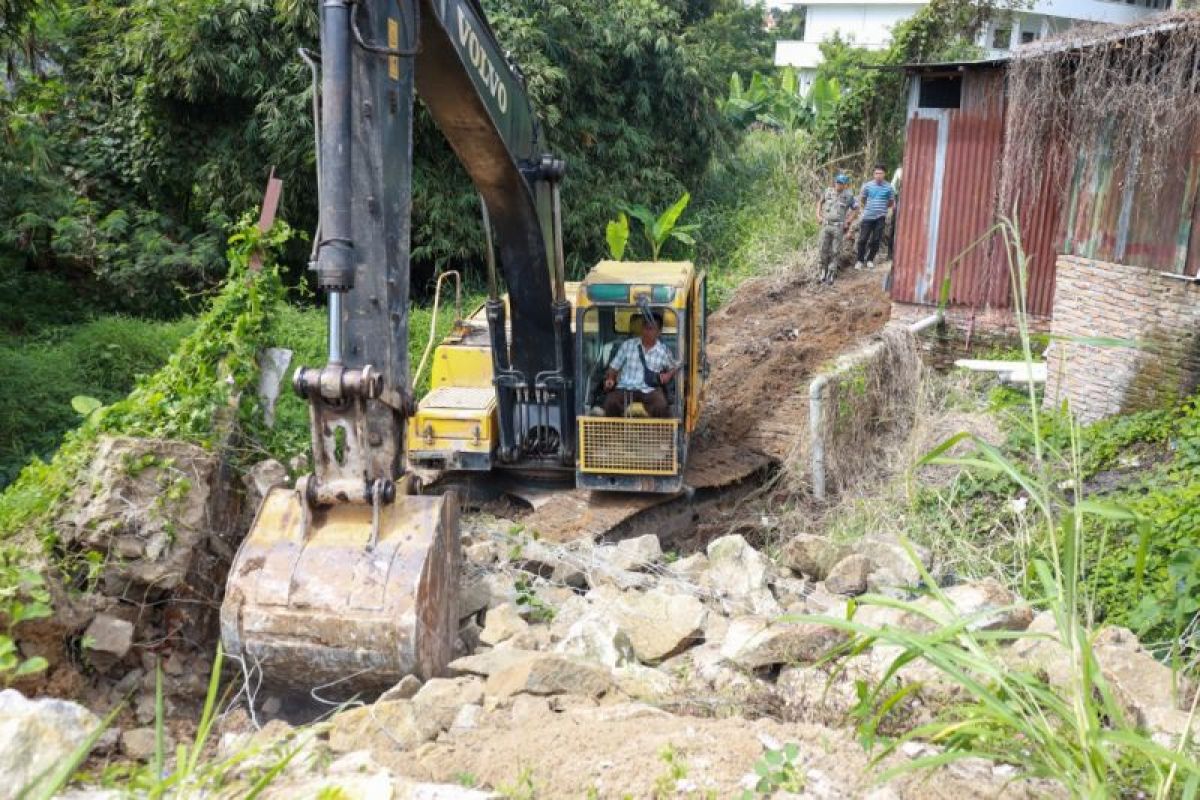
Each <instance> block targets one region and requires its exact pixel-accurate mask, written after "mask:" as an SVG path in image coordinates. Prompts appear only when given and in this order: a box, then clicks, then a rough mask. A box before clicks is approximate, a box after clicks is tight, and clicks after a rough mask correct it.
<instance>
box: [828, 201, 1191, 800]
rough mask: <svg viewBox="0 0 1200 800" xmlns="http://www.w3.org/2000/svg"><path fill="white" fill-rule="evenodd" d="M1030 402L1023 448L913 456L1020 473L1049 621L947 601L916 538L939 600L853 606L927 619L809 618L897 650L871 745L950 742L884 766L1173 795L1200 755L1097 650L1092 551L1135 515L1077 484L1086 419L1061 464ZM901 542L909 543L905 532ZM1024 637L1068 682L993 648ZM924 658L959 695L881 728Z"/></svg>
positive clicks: (981, 445) (1088, 793)
mask: <svg viewBox="0 0 1200 800" xmlns="http://www.w3.org/2000/svg"><path fill="white" fill-rule="evenodd" d="M1001 233H1002V235H1003V236H1004V237H1005V238H1006V240H1007V242H1008V243H1009V245H1010V254H1011V266H1012V269H1011V277H1012V282H1013V286H1012V296H1013V297H1014V298H1016V299H1017V309H1016V312H1017V313H1016V315H1017V320H1018V327H1019V328H1020V330H1021V342H1022V351H1023V356H1024V359H1025V361H1026V363H1030V362H1032V352H1031V340H1030V336H1029V332H1028V328H1027V317H1026V315H1025V309H1024V298H1025V296H1026V293H1025V289H1026V280H1027V275H1028V272H1027V262H1026V257H1025V254H1024V252H1023V251H1022V250H1021V248H1020V236H1019V231H1018V230H1017V227H1016V225H1015V224H1014V223H1012V222H1009V221H1005V222H1004V223H1003V225H1002V227H1001ZM1028 412H1029V419H1028V421H1027V430H1028V432H1029V451H1028V454H1027V457H1026V458H1023V459H1021V458H1014V457H1013V456H1012V454H1011V453H1005V452H1004V451H1003V450H1002V449H1001V448H999V447H997V446H995V445H993V444H990V443H988V442H987V441H985V440H983V439H982V438H980V437H977V436H973V435H970V434H965V433H963V434H958V435H956V436H953V437H951V438H950V439H948V440H946V441H945V442H943V443H942V444H941V445H939V446H938V447H936V448H934V449H933V450H932V451H930V452H929V453H928V454H926V456H924V457H923V458H922V459H921V461H920V462H919V464H930V463H933V464H946V465H953V466H957V467H960V468H963V469H965V470H967V471H968V472H970V473H972V474H975V475H983V476H989V477H990V478H993V479H996V480H998V481H1001V482H1004V483H1006V484H1010V485H1011V486H1013V487H1016V488H1017V489H1018V490H1019V491H1020V493H1021V496H1023V497H1024V498H1026V499H1027V504H1028V509H1029V510H1028V512H1027V516H1028V520H1027V522H1026V526H1027V528H1026V530H1027V532H1028V534H1029V536H1028V537H1027V538H1026V539H1024V540H1023V541H1021V542H1019V543H1018V548H1019V549H1020V551H1021V553H1020V555H1019V558H1020V559H1021V560H1022V562H1023V563H1026V564H1028V570H1029V574H1030V575H1031V576H1032V577H1031V579H1030V580H1029V583H1028V590H1029V591H1028V592H1027V594H1032V593H1034V592H1036V594H1037V595H1038V599H1037V601H1036V604H1037V605H1038V606H1040V607H1042V608H1045V609H1046V610H1047V611H1048V612H1049V613H1050V614H1052V615H1053V617H1054V620H1055V623H1056V625H1055V631H1056V632H1055V633H1054V634H1053V635H1050V636H1048V637H1047V635H1044V634H1043V635H1038V634H1033V633H1029V632H1012V631H976V630H973V628H974V627H975V623H976V620H977V619H978V617H979V616H980V615H975V616H972V617H966V618H956V615H957V612H956V610H955V608H954V605H953V604H952V603H951V602H950V600H949V599H948V598H947V597H946V595H945V593H944V592H943V591H942V590H941V588H940V587H939V586H938V584H937V582H936V581H935V580H934V579H933V578H932V576H931V575H930V574H929V573H928V571H926V570H925V568H924V567H923V566H922V565H921V562H920V560H919V559H918V558H917V557H916V556H915V554H914V553H913V551H912V550H911V548H910V549H909V556H910V559H911V560H912V562H913V564H914V565H915V566H916V567H917V569H919V570H920V571H921V573H922V577H923V579H924V582H925V584H926V588H927V590H928V592H929V594H930V596H931V597H932V598H933V600H934V602H935V604H936V607H935V608H931V607H930V606H929V605H928V604H921V603H910V602H905V601H898V600H893V599H889V598H886V597H879V596H864V597H862V598H860V599H859V600H858V606H862V605H874V606H882V607H886V608H892V609H897V610H899V611H902V612H904V613H905V614H910V615H915V616H916V617H919V618H923V619H925V620H928V621H929V622H930V623H932V627H933V628H934V630H933V631H932V632H929V633H915V632H913V631H910V630H906V629H905V628H902V627H898V626H896V627H888V626H883V627H875V626H871V625H866V624H863V623H861V622H858V621H856V620H855V619H854V614H853V613H851V614H850V617H849V618H848V619H835V618H816V619H817V620H819V621H820V622H823V623H825V624H829V625H832V626H835V627H839V628H841V629H843V630H845V631H847V632H849V633H851V634H852V635H853V636H855V637H857V639H856V642H855V645H854V647H853V648H852V651H853V652H861V651H862V649H864V648H865V647H867V646H871V645H873V644H874V643H876V642H880V643H884V644H887V645H891V646H893V647H895V648H897V650H898V652H899V655H897V656H896V657H895V658H894V659H893V660H892V661H891V662H890V664H889V666H888V668H887V669H886V670H885V672H884V674H883V675H882V676H881V678H880V679H879V680H878V682H877V683H876V684H875V685H874V686H873V687H871V688H870V690H869V692H868V693H867V694H866V696H865V698H864V703H863V705H864V706H868V707H870V708H871V709H873V712H874V713H871V714H867V715H864V719H863V721H862V722H861V723H860V735H861V736H862V737H863V739H864V741H865V742H866V744H867V745H868V746H875V745H881V747H880V754H879V755H878V758H882V757H883V756H885V755H887V754H888V753H891V752H893V751H894V750H895V749H896V748H897V747H898V746H900V745H901V744H903V743H904V742H907V741H910V740H913V739H928V740H930V741H932V742H935V743H937V744H939V745H941V746H942V747H943V748H944V750H943V752H941V753H939V754H937V755H934V756H929V757H926V758H919V759H915V760H913V761H909V762H906V763H904V764H902V765H901V766H899V767H896V768H894V769H892V770H890V771H889V772H887V773H885V774H884V776H882V777H883V779H886V778H887V777H889V776H890V775H892V774H895V773H897V772H903V771H911V770H916V769H922V768H926V767H933V766H937V765H941V764H945V763H948V762H951V761H954V760H957V759H962V758H968V757H982V758H986V759H989V760H994V761H1002V762H1005V763H1013V764H1022V765H1024V766H1025V769H1026V770H1027V772H1028V773H1029V774H1031V775H1033V776H1036V777H1044V778H1050V779H1053V780H1055V781H1057V782H1058V783H1059V784H1061V785H1062V786H1063V787H1064V788H1065V790H1066V791H1067V792H1068V794H1070V795H1071V796H1073V797H1085V798H1099V797H1108V796H1111V795H1113V794H1122V793H1124V792H1131V793H1132V792H1136V791H1139V790H1144V791H1149V792H1150V793H1151V794H1152V795H1153V796H1155V797H1161V798H1167V797H1172V796H1174V795H1173V793H1174V792H1176V791H1177V790H1178V788H1179V787H1183V791H1184V793H1185V794H1194V793H1195V789H1196V786H1197V785H1200V764H1198V763H1197V761H1196V760H1195V759H1194V758H1193V757H1192V755H1191V754H1190V752H1189V751H1188V750H1187V747H1188V744H1187V737H1184V738H1183V740H1182V741H1180V743H1179V745H1178V747H1176V748H1174V749H1171V748H1167V747H1164V746H1162V745H1160V744H1158V743H1156V742H1155V741H1153V740H1152V739H1151V738H1150V737H1149V735H1147V734H1146V733H1145V732H1144V731H1141V730H1139V729H1138V727H1137V725H1136V722H1135V721H1134V720H1131V719H1129V717H1128V716H1127V715H1126V714H1125V712H1124V710H1123V708H1122V706H1121V704H1120V703H1119V702H1117V700H1116V698H1115V696H1114V692H1113V690H1112V688H1111V687H1110V686H1109V684H1108V682H1107V680H1106V679H1105V678H1104V675H1103V673H1102V671H1101V665H1100V664H1099V662H1098V661H1097V659H1096V656H1095V654H1094V652H1093V642H1094V638H1095V631H1094V629H1093V628H1092V624H1093V621H1094V614H1093V611H1092V609H1093V607H1094V606H1093V598H1094V594H1095V582H1094V580H1093V577H1092V574H1091V572H1090V569H1089V567H1090V564H1089V560H1088V557H1087V554H1088V553H1089V552H1093V553H1094V552H1096V551H1097V550H1103V549H1104V531H1105V526H1106V525H1109V524H1114V523H1116V524H1131V523H1132V524H1136V523H1137V522H1138V516H1137V515H1136V514H1135V513H1133V512H1131V511H1130V510H1129V509H1128V508H1125V507H1123V506H1120V505H1118V504H1114V503H1104V502H1099V501H1096V500H1092V499H1087V498H1085V496H1084V491H1083V487H1084V486H1085V482H1084V480H1083V459H1082V457H1081V441H1082V435H1081V429H1080V427H1079V425H1078V424H1077V423H1076V422H1075V421H1074V420H1072V419H1071V418H1070V416H1069V414H1068V415H1066V417H1065V419H1064V420H1063V424H1065V426H1066V427H1065V434H1066V438H1065V440H1064V442H1063V452H1062V454H1061V455H1062V457H1063V459H1064V460H1063V466H1064V467H1065V469H1066V472H1065V475H1064V474H1063V473H1060V472H1056V470H1055V469H1054V468H1053V466H1054V465H1053V462H1054V460H1055V459H1054V458H1053V455H1054V447H1053V444H1052V443H1051V442H1050V441H1049V440H1048V438H1047V436H1046V433H1047V427H1046V420H1045V419H1044V418H1043V415H1042V414H1041V412H1040V408H1039V405H1038V402H1037V398H1036V395H1035V394H1034V390H1033V389H1032V387H1030V389H1029V394H1028ZM960 443H969V444H970V445H971V446H972V447H973V448H974V452H973V453H971V454H970V455H968V456H963V457H952V456H950V455H949V452H950V451H951V450H953V449H954V448H955V447H956V446H957V445H958V444H960ZM1064 478H1065V480H1064ZM1060 487H1066V488H1065V489H1064V488H1060ZM1097 535H1098V536H1097ZM1097 538H1098V539H1099V541H1097ZM905 546H906V547H909V545H908V544H907V540H905ZM985 613H992V612H991V611H989V612H985ZM947 618H949V619H951V620H953V621H951V622H949V623H947V622H946V619H947ZM1031 637H1037V638H1039V639H1046V638H1049V639H1051V640H1052V641H1054V642H1055V643H1056V644H1057V646H1058V647H1059V648H1060V649H1061V652H1062V653H1063V654H1064V658H1065V659H1067V662H1068V663H1067V664H1066V668H1065V674H1067V675H1069V676H1070V679H1069V680H1068V681H1067V682H1066V685H1063V686H1052V685H1049V684H1047V683H1046V681H1045V680H1044V679H1043V677H1042V676H1040V675H1038V674H1035V673H1034V672H1032V671H1029V670H1026V669H1021V668H1013V667H1012V666H1011V665H1010V664H1008V663H1006V661H1005V660H1004V659H1002V658H1001V657H1000V655H999V654H998V652H997V646H998V645H1001V644H1004V643H1011V642H1013V641H1014V640H1017V639H1025V638H1031ZM918 659H919V660H923V661H925V662H926V663H927V664H928V665H930V666H931V667H932V668H934V669H936V670H938V671H939V672H940V673H942V675H943V676H944V677H945V678H946V679H947V680H948V681H950V682H951V683H953V684H954V685H956V686H957V687H958V688H959V689H960V690H961V692H962V694H963V697H965V698H966V699H965V701H964V702H962V703H960V704H958V705H955V706H952V707H950V708H948V709H947V710H946V711H945V712H944V713H943V714H942V715H941V716H939V718H937V719H935V720H934V721H933V722H931V723H928V724H926V725H921V726H919V727H917V728H915V729H912V730H910V731H908V732H906V733H905V734H903V735H902V736H900V737H898V738H895V739H883V738H881V737H879V736H878V730H879V726H880V723H881V722H882V721H883V720H884V719H885V718H886V717H887V715H888V714H889V713H890V712H891V710H892V709H894V708H895V707H897V706H898V704H900V703H901V702H903V701H904V700H905V698H906V696H907V695H908V694H909V693H911V692H912V691H913V690H914V688H915V685H913V684H909V685H907V686H902V687H901V688H899V689H897V688H895V684H894V683H893V682H892V679H893V678H894V677H895V676H896V675H897V674H898V673H899V671H900V670H901V669H902V668H903V667H904V666H906V665H907V664H909V663H911V662H912V661H914V660H918ZM1193 714H1194V709H1193Z"/></svg>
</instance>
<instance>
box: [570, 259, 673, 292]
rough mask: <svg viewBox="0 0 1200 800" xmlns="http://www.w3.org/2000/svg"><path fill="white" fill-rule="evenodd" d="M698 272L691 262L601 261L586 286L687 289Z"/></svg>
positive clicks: (589, 273) (585, 281)
mask: <svg viewBox="0 0 1200 800" xmlns="http://www.w3.org/2000/svg"><path fill="white" fill-rule="evenodd" d="M695 271H696V268H695V266H693V265H692V262H690V261H601V262H600V263H599V264H597V265H596V266H594V267H592V269H591V271H590V272H588V274H587V277H586V278H584V280H583V283H584V285H585V286H595V285H596V284H600V283H622V284H627V285H629V286H645V285H647V284H652V285H658V286H674V287H676V288H679V289H683V288H686V287H687V286H688V285H689V284H690V283H691V280H692V275H693V273H694V272H695Z"/></svg>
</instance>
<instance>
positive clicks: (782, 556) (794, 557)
mask: <svg viewBox="0 0 1200 800" xmlns="http://www.w3.org/2000/svg"><path fill="white" fill-rule="evenodd" d="M849 554H850V550H849V548H848V547H847V546H846V545H844V544H839V543H837V542H834V541H833V540H832V539H830V538H829V537H828V536H818V535H816V534H812V533H797V534H796V535H795V536H793V537H792V538H790V539H788V540H787V541H786V542H784V544H783V547H782V548H780V550H779V563H780V564H782V565H783V566H785V567H787V568H788V569H790V570H791V571H792V572H796V573H799V574H802V575H807V576H808V577H810V578H812V579H813V580H818V581H819V580H824V578H825V575H826V574H827V573H828V572H829V569H830V568H831V567H832V566H833V565H834V564H836V563H837V562H838V561H841V560H842V559H843V558H845V557H846V556H847V555H849Z"/></svg>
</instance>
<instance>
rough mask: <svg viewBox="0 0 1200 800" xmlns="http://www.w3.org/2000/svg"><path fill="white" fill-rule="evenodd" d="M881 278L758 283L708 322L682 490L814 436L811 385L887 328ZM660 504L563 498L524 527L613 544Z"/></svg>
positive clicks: (739, 477)
mask: <svg viewBox="0 0 1200 800" xmlns="http://www.w3.org/2000/svg"><path fill="white" fill-rule="evenodd" d="M882 279H883V272H882V270H873V271H870V272H852V271H851V272H847V273H843V275H842V277H841V278H839V279H838V281H837V282H836V283H835V284H834V285H833V286H831V287H829V286H822V285H820V284H815V283H813V282H812V281H810V280H809V279H807V278H805V277H801V276H792V277H786V278H779V277H770V278H760V279H758V280H754V281H750V282H748V283H745V284H743V285H742V286H741V287H740V288H739V289H738V292H737V294H736V296H735V297H734V298H733V299H732V300H731V301H730V302H729V303H728V304H727V305H726V306H724V307H723V308H721V309H720V310H719V311H717V312H716V313H715V314H713V315H712V316H711V317H710V318H709V323H708V361H709V365H710V369H711V373H710V375H709V378H708V383H707V384H706V386H705V395H704V408H703V411H702V412H701V416H700V422H699V424H698V426H697V429H696V431H695V433H694V434H693V436H692V443H691V452H690V453H689V455H688V466H687V475H686V480H687V484H688V486H690V487H692V488H693V489H700V490H703V489H715V488H720V487H725V486H730V485H733V484H736V483H738V482H740V481H744V480H746V479H748V478H750V477H751V476H753V475H754V474H755V473H758V472H761V471H763V470H765V469H769V468H771V467H772V466H774V465H777V464H779V463H781V462H783V461H784V460H785V459H786V458H787V456H788V455H789V454H790V453H791V452H792V450H793V449H794V448H795V447H796V446H797V443H798V442H800V441H802V439H803V435H804V433H805V431H806V430H807V429H808V383H809V381H810V380H811V379H812V377H813V376H814V375H816V374H817V373H818V372H819V371H820V370H821V368H822V367H823V366H825V365H826V364H828V363H829V362H831V361H832V360H833V359H834V358H835V357H836V356H838V355H840V354H842V353H846V352H849V351H851V350H854V349H856V348H857V347H859V346H861V344H862V342H863V341H864V340H865V339H867V338H868V337H870V336H872V335H874V334H875V333H877V332H878V331H879V330H880V329H881V328H882V327H883V326H884V324H885V323H886V322H887V321H888V315H889V311H890V302H889V300H888V297H887V295H886V294H885V293H884V292H883V289H882V286H881V284H882ZM659 502H661V498H656V497H652V496H645V495H640V496H639V495H618V494H611V493H608V494H606V493H595V492H588V491H583V490H575V491H569V492H563V493H561V495H560V496H558V497H555V498H554V499H553V500H551V501H549V502H547V503H545V504H544V505H542V506H540V507H539V508H537V509H536V510H535V511H534V512H533V513H532V514H530V515H529V516H528V517H526V518H525V520H524V522H525V524H526V525H527V527H529V528H530V529H531V530H534V531H537V532H538V534H539V535H541V536H543V537H545V538H547V539H550V540H553V541H560V542H565V541H571V540H574V539H579V538H584V537H591V538H599V537H601V536H604V535H606V534H608V533H609V532H610V531H612V530H613V529H615V528H616V527H617V526H618V525H620V524H621V523H623V522H625V521H626V520H628V519H629V518H631V517H633V516H635V515H637V514H639V513H640V512H642V511H645V510H646V509H648V508H650V507H651V506H654V505H657V504H658V503H659Z"/></svg>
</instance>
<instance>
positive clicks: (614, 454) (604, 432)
mask: <svg viewBox="0 0 1200 800" xmlns="http://www.w3.org/2000/svg"><path fill="white" fill-rule="evenodd" d="M678 432H679V420H677V419H639V418H636V417H579V470H580V472H592V473H600V474H616V475H678V474H679V445H678Z"/></svg>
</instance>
